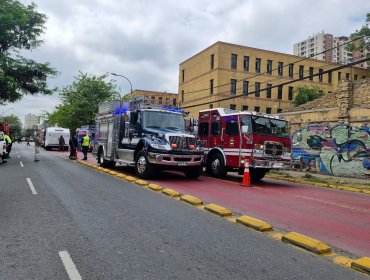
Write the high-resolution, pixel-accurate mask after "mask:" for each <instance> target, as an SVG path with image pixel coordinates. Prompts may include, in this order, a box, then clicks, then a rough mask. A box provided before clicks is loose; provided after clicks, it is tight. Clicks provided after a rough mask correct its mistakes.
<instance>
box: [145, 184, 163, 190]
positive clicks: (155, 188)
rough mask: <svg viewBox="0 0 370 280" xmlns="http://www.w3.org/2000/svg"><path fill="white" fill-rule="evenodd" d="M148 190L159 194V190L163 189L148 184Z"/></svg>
mask: <svg viewBox="0 0 370 280" xmlns="http://www.w3.org/2000/svg"><path fill="white" fill-rule="evenodd" d="M148 187H149V189H151V190H153V191H156V192H159V191H161V190H163V188H162V187H161V186H158V185H156V184H149V186H148Z"/></svg>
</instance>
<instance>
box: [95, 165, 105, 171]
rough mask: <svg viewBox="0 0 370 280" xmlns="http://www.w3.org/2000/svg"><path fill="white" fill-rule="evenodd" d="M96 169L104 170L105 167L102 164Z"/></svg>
mask: <svg viewBox="0 0 370 280" xmlns="http://www.w3.org/2000/svg"><path fill="white" fill-rule="evenodd" d="M96 169H98V170H100V171H102V170H103V169H104V168H103V167H101V166H98V167H97V168H96Z"/></svg>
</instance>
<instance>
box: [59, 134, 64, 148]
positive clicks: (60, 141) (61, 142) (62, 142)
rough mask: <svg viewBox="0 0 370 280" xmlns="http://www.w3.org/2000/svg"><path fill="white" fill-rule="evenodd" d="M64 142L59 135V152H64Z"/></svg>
mask: <svg viewBox="0 0 370 280" xmlns="http://www.w3.org/2000/svg"><path fill="white" fill-rule="evenodd" d="M65 143H66V142H65V140H64V137H63V135H60V137H59V152H64V145H65Z"/></svg>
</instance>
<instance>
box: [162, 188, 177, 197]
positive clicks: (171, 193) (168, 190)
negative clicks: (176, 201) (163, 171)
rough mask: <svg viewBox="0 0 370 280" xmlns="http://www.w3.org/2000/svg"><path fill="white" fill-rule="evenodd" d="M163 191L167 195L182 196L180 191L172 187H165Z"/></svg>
mask: <svg viewBox="0 0 370 280" xmlns="http://www.w3.org/2000/svg"><path fill="white" fill-rule="evenodd" d="M162 193H163V194H165V195H168V196H170V197H179V196H180V193H178V192H177V191H175V190H171V189H164V190H162Z"/></svg>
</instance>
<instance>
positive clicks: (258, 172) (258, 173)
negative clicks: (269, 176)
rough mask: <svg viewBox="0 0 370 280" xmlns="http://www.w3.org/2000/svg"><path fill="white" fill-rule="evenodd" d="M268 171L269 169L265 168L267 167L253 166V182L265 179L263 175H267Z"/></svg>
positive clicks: (251, 173) (251, 171) (251, 172)
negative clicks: (256, 167) (258, 167)
mask: <svg viewBox="0 0 370 280" xmlns="http://www.w3.org/2000/svg"><path fill="white" fill-rule="evenodd" d="M267 172H268V170H265V169H255V168H251V170H250V175H251V180H252V181H253V182H258V181H261V180H262V179H263V177H265V175H266V173H267Z"/></svg>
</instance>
